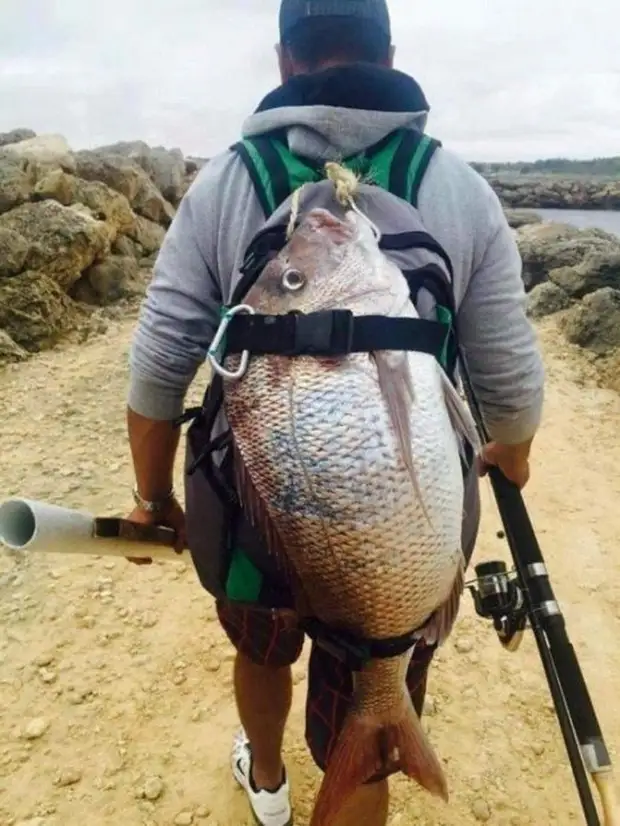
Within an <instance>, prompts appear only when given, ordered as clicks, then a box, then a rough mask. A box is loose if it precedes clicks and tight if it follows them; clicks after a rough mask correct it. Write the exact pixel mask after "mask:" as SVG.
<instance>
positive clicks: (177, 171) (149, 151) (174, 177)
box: [95, 141, 186, 205]
mask: <svg viewBox="0 0 620 826" xmlns="http://www.w3.org/2000/svg"><path fill="white" fill-rule="evenodd" d="M95 151H96V152H99V153H103V154H108V155H120V156H121V157H125V158H128V159H129V160H131V161H133V162H134V163H136V164H137V165H138V166H140V167H141V168H142V169H143V170H144V171H145V172H146V174H147V175H148V176H149V178H150V179H151V181H153V183H154V184H155V186H156V187H157V189H158V190H159V191H160V192H161V194H162V195H163V196H164V198H165V199H166V200H167V201H170V203H171V204H174V205H177V204H178V203H179V201H180V200H181V198H182V197H183V195H184V193H185V177H186V171H185V170H186V166H185V158H184V157H183V153H182V152H181V150H180V149H165V148H164V147H163V146H155V147H151V146H149V145H148V144H146V143H144V141H124V142H119V143H115V144H111V145H109V146H100V147H97V149H96V150H95Z"/></svg>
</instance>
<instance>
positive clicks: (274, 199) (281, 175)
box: [231, 129, 441, 218]
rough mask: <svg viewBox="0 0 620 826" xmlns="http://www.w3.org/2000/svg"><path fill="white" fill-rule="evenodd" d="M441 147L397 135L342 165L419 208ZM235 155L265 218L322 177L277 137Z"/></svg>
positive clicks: (420, 137) (253, 141)
mask: <svg viewBox="0 0 620 826" xmlns="http://www.w3.org/2000/svg"><path fill="white" fill-rule="evenodd" d="M440 146H441V142H440V141H438V140H435V139H434V138H430V137H429V136H428V135H424V134H422V133H421V132H417V131H414V130H412V129H399V130H397V131H396V132H393V133H392V134H391V135H389V136H388V137H387V138H385V139H383V140H382V141H380V142H379V143H378V144H376V145H375V146H374V147H372V148H370V149H368V150H366V151H365V152H362V153H360V154H357V155H352V156H350V157H348V158H345V159H344V161H343V165H344V166H346V167H348V168H349V169H352V170H354V171H355V172H358V173H360V174H362V175H363V176H364V178H365V179H366V180H367V181H368V182H369V183H374V184H375V185H376V186H379V187H381V188H382V189H385V190H387V191H388V192H391V193H392V194H393V195H396V196H398V197H399V198H402V199H403V200H405V201H407V202H408V203H410V204H411V205H412V206H414V207H417V202H418V192H419V190H420V185H421V184H422V180H423V178H424V175H425V173H426V170H427V169H428V165H429V163H430V161H431V158H432V157H433V154H434V153H435V151H436V150H437V149H438V147H440ZM231 150H232V151H233V152H236V153H237V154H238V155H239V157H240V158H241V160H242V161H243V163H244V165H245V167H246V169H247V171H248V174H249V176H250V179H251V181H252V184H253V186H254V189H255V191H256V195H257V197H258V199H259V201H260V204H261V207H262V209H263V212H264V213H265V218H269V217H270V215H271V214H272V213H273V212H275V210H276V209H277V208H278V207H279V206H280V204H282V203H283V202H284V201H286V199H287V198H288V197H290V195H291V194H292V193H293V192H294V191H295V190H296V189H298V188H299V187H300V186H301V185H302V184H308V183H313V182H316V181H320V180H321V179H322V178H323V177H324V176H323V174H322V171H321V166H320V164H319V163H314V162H312V161H311V160H309V159H308V158H302V157H300V156H298V155H295V154H293V153H292V152H291V151H290V149H289V148H288V146H287V145H286V143H285V141H284V140H282V139H280V137H277V136H275V135H259V136H257V137H254V138H245V139H244V140H242V141H239V142H238V143H236V144H234V145H233V146H232V147H231Z"/></svg>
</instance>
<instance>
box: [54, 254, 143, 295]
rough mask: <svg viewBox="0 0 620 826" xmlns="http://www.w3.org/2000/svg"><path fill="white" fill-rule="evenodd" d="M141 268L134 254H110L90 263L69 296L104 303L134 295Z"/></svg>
mask: <svg viewBox="0 0 620 826" xmlns="http://www.w3.org/2000/svg"><path fill="white" fill-rule="evenodd" d="M139 277H140V268H139V266H138V263H137V261H136V259H135V258H134V257H129V256H121V255H110V256H109V257H108V258H106V259H105V261H101V262H100V263H98V264H93V266H92V267H89V268H88V269H87V270H86V271H85V272H84V274H83V275H82V277H81V278H80V280H79V281H77V282H76V283H75V284H74V285H73V287H72V288H71V292H70V294H71V296H72V297H73V298H75V299H76V300H77V301H82V302H83V303H84V304H93V305H97V306H101V307H104V306H107V305H108V304H114V303H115V302H116V301H119V300H120V299H121V298H125V297H126V296H129V295H135V293H136V292H137V290H138V283H139Z"/></svg>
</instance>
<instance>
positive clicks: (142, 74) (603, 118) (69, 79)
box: [0, 0, 620, 160]
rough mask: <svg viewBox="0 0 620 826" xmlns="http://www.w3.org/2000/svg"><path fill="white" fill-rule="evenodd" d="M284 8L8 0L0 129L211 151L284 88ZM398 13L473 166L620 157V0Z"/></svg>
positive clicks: (411, 3) (401, 49)
mask: <svg viewBox="0 0 620 826" xmlns="http://www.w3.org/2000/svg"><path fill="white" fill-rule="evenodd" d="M278 6H279V3H278V0H103V2H94V1H93V0H0V131H4V130H8V129H11V128H14V127H17V126H28V127H30V128H32V129H34V130H36V131H37V132H60V133H62V134H64V135H65V136H66V137H67V138H68V139H69V141H70V143H71V144H72V145H73V146H74V147H75V148H78V147H83V146H93V145H97V144H102V143H111V142H114V141H117V140H131V139H136V138H141V139H143V140H146V141H147V142H148V143H150V144H163V145H165V146H179V147H180V148H181V149H183V151H184V152H185V153H187V154H198V155H203V156H205V155H206V156H209V155H212V154H214V153H215V152H218V151H219V150H221V149H223V148H226V146H227V145H228V144H230V143H231V142H233V141H234V140H235V139H236V138H237V136H238V133H239V129H240V127H241V123H242V121H243V119H244V117H245V116H246V115H247V114H249V113H250V112H251V111H252V109H253V108H254V107H255V106H256V104H257V103H258V102H259V100H260V99H261V97H262V96H263V95H264V94H265V93H266V92H267V91H269V90H270V89H271V88H272V87H274V86H276V85H277V84H278V75H277V63H276V58H275V53H274V50H273V44H274V43H275V42H276V39H277V12H278ZM248 9H250V11H248ZM391 11H392V19H393V30H394V41H395V43H396V46H397V58H398V68H400V69H402V70H404V71H406V72H409V73H410V74H412V75H414V76H415V77H416V79H417V80H418V81H419V82H420V83H421V85H422V87H423V89H424V91H425V92H426V95H427V97H428V99H429V102H430V104H431V109H432V111H431V118H430V121H429V127H428V131H429V132H430V133H431V134H432V135H434V136H436V137H438V138H440V139H441V140H443V141H444V143H445V144H446V145H447V146H449V147H450V148H451V149H454V150H455V151H457V152H459V153H460V154H462V155H463V156H465V157H466V158H467V159H468V160H496V159H497V160H511V159H512V160H516V159H526V160H527V159H533V158H537V157H549V156H558V155H562V156H571V157H592V156H595V155H598V156H601V155H618V154H620V3H619V2H618V0H424V2H423V0H391Z"/></svg>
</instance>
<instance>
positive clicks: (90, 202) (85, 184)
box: [33, 169, 136, 238]
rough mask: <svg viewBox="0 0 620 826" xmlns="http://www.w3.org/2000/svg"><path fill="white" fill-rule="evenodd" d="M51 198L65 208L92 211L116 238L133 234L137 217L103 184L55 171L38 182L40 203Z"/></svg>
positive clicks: (35, 197)
mask: <svg viewBox="0 0 620 826" xmlns="http://www.w3.org/2000/svg"><path fill="white" fill-rule="evenodd" d="M49 198H52V199H53V200H55V201H58V203H59V204H62V205H63V206H70V205H71V204H82V205H83V206H86V207H88V209H89V211H90V213H91V215H92V216H93V218H96V219H97V220H99V221H105V222H106V223H107V224H109V225H110V226H111V227H112V228H113V230H114V231H113V233H112V234H113V238H116V235H117V234H118V233H126V232H131V230H132V229H133V227H134V223H135V219H136V216H135V215H134V213H133V212H132V209H131V206H130V205H129V201H128V200H127V198H126V197H125V196H124V195H121V193H120V192H116V191H115V190H114V189H110V187H109V186H106V185H105V184H103V183H101V181H83V180H82V179H81V178H76V177H75V175H69V174H67V173H66V172H63V171H62V170H61V169H54V170H52V171H51V172H48V173H47V174H46V175H45V176H44V177H43V178H41V179H40V180H39V181H38V183H37V185H36V187H35V189H34V193H33V199H36V200H47V199H49Z"/></svg>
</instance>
